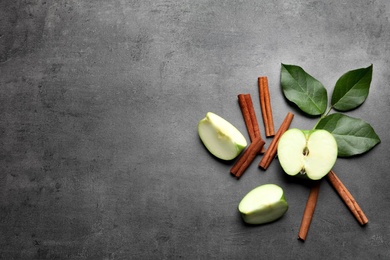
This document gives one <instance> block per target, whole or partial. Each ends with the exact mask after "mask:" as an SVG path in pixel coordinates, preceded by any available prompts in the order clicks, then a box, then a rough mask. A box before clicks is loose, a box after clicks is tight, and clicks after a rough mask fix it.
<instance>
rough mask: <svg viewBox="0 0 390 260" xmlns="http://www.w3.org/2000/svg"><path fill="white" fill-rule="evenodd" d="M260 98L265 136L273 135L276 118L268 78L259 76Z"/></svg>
mask: <svg viewBox="0 0 390 260" xmlns="http://www.w3.org/2000/svg"><path fill="white" fill-rule="evenodd" d="M258 87H259V98H260V107H261V113H262V116H263V122H264V128H265V136H267V137H271V136H274V135H275V128H274V120H273V116H272V107H271V97H270V94H269V88H268V78H267V77H259V78H258Z"/></svg>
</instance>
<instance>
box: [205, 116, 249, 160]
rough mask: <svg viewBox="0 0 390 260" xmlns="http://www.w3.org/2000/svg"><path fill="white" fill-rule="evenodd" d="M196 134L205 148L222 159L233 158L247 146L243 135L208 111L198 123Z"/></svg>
mask: <svg viewBox="0 0 390 260" xmlns="http://www.w3.org/2000/svg"><path fill="white" fill-rule="evenodd" d="M198 134H199V137H200V139H201V140H202V142H203V144H204V145H205V146H206V148H207V150H209V151H210V153H211V154H213V155H214V156H215V157H217V158H219V159H222V160H226V161H228V160H233V159H234V158H236V157H237V156H238V155H239V154H240V153H241V152H242V150H244V149H245V147H246V146H247V142H246V139H245V137H244V136H243V135H242V134H241V132H240V131H239V130H238V129H237V128H236V127H235V126H233V125H232V124H231V123H229V122H228V121H226V120H225V119H223V118H222V117H220V116H218V115H216V114H214V113H212V112H208V113H207V114H206V117H205V118H203V119H202V120H200V121H199V123H198Z"/></svg>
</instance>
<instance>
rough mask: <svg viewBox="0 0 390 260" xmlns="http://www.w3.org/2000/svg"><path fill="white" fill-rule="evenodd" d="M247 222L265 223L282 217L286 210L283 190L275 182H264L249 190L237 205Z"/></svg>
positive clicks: (286, 205)
mask: <svg viewBox="0 0 390 260" xmlns="http://www.w3.org/2000/svg"><path fill="white" fill-rule="evenodd" d="M238 210H239V211H240V213H241V216H242V218H243V220H244V221H245V222H246V223H248V224H265V223H269V222H272V221H275V220H277V219H279V218H280V217H282V216H283V215H284V213H286V211H287V210H288V204H287V202H286V199H285V197H284V191H283V189H282V188H281V187H279V186H278V185H276V184H264V185H261V186H258V187H257V188H255V189H253V190H251V191H250V192H249V193H248V194H247V195H245V197H244V198H243V199H242V200H241V202H240V204H239V205H238Z"/></svg>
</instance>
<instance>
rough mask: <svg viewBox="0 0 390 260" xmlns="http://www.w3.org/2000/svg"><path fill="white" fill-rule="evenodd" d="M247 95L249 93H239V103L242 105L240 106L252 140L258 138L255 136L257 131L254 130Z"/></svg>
mask: <svg viewBox="0 0 390 260" xmlns="http://www.w3.org/2000/svg"><path fill="white" fill-rule="evenodd" d="M246 95H248V94H239V95H238V104H239V105H240V108H241V113H242V116H243V118H244V122H245V125H246V129H247V130H248V134H249V138H250V139H251V141H252V140H254V139H255V138H256V136H255V131H254V127H253V122H252V118H253V116H251V114H250V112H249V107H248V103H247V98H246V97H245V96H246Z"/></svg>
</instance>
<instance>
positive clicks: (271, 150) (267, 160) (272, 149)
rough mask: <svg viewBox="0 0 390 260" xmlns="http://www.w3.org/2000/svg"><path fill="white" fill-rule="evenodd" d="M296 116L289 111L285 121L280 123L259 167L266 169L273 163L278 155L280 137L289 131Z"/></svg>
mask: <svg viewBox="0 0 390 260" xmlns="http://www.w3.org/2000/svg"><path fill="white" fill-rule="evenodd" d="M293 118H294V114H293V113H291V112H288V113H287V115H286V117H285V118H284V120H283V123H282V124H281V125H280V127H279V130H278V131H277V132H276V134H275V136H274V138H273V139H272V141H271V143H270V145H269V147H268V149H267V150H266V152H265V153H264V155H263V158H262V159H261V161H260V163H259V167H261V168H262V169H264V170H266V169H267V168H268V166H269V165H270V164H271V162H272V160H273V159H274V158H275V156H276V152H277V148H278V143H279V139H280V137H281V136H282V134H284V132H286V131H287V129H288V128H289V127H290V124H291V122H292V120H293Z"/></svg>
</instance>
